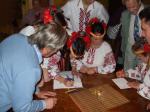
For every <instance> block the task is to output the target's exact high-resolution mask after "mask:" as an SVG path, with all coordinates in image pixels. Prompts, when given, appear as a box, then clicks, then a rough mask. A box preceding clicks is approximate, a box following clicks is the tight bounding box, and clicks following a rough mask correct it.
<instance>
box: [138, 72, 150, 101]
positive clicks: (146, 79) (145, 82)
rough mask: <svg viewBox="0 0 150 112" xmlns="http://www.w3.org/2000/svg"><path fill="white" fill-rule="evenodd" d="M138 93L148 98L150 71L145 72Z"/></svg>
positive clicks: (149, 97) (149, 95)
mask: <svg viewBox="0 0 150 112" xmlns="http://www.w3.org/2000/svg"><path fill="white" fill-rule="evenodd" d="M138 93H139V94H140V95H141V96H143V97H144V98H146V99H149V100H150V71H148V72H147V73H146V75H145V77H144V80H143V83H142V84H140V86H139V89H138Z"/></svg>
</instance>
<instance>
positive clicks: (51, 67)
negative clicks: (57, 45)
mask: <svg viewBox="0 0 150 112" xmlns="http://www.w3.org/2000/svg"><path fill="white" fill-rule="evenodd" d="M60 58H61V53H60V52H59V51H58V52H57V53H55V54H54V55H52V56H51V57H49V58H44V59H43V63H42V64H41V67H42V68H46V69H47V70H48V73H49V76H50V77H55V76H56V75H58V74H59V72H60V71H59V67H58V62H59V61H60Z"/></svg>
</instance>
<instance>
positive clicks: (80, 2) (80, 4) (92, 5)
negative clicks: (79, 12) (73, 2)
mask: <svg viewBox="0 0 150 112" xmlns="http://www.w3.org/2000/svg"><path fill="white" fill-rule="evenodd" d="M94 3H95V1H94V2H93V3H91V4H90V5H89V6H88V8H87V12H88V11H89V10H92V9H94ZM77 6H78V7H79V8H82V9H84V8H83V1H82V0H78V2H77Z"/></svg>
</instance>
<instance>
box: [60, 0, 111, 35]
mask: <svg viewBox="0 0 150 112" xmlns="http://www.w3.org/2000/svg"><path fill="white" fill-rule="evenodd" d="M62 10H63V11H64V15H65V17H66V18H68V27H69V28H70V30H72V32H73V31H84V30H85V25H86V24H87V22H88V21H89V20H90V19H91V18H93V17H97V18H99V19H100V20H102V21H104V22H105V23H107V22H108V19H109V16H108V13H107V11H106V9H105V8H104V6H103V5H102V4H101V3H99V2H97V1H95V0H69V1H68V2H67V3H66V4H65V5H64V6H63V7H62Z"/></svg>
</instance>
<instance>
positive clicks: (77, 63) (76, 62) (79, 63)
mask: <svg viewBox="0 0 150 112" xmlns="http://www.w3.org/2000/svg"><path fill="white" fill-rule="evenodd" d="M82 65H83V63H82V61H81V60H76V59H71V66H72V67H73V66H75V68H76V70H77V71H79V70H80V68H81V67H82Z"/></svg>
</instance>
